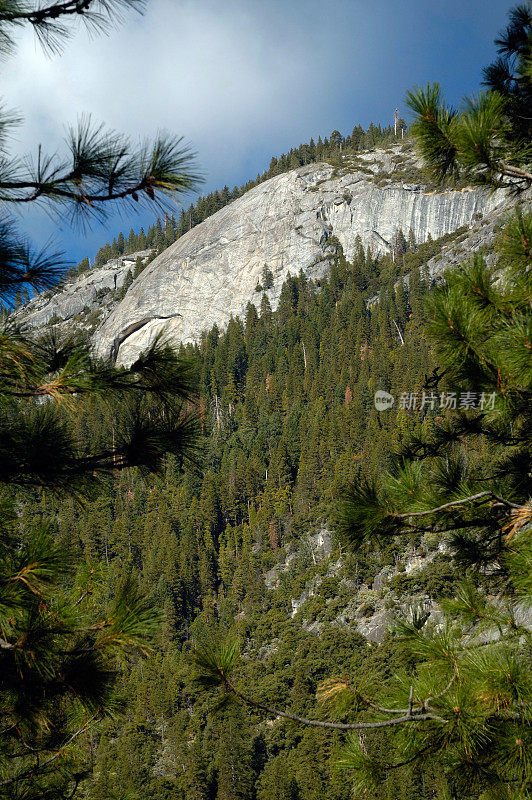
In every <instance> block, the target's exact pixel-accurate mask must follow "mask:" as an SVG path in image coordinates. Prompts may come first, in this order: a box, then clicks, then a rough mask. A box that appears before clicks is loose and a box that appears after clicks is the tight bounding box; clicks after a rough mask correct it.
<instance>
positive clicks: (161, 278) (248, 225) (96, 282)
mask: <svg viewBox="0 0 532 800" xmlns="http://www.w3.org/2000/svg"><path fill="white" fill-rule="evenodd" d="M424 177H425V176H424V174H423V172H422V170H421V165H420V164H419V162H417V161H416V158H415V156H414V154H413V153H412V151H411V150H410V151H408V150H407V149H405V147H404V146H401V145H396V146H393V147H389V148H387V149H381V150H375V151H372V152H367V153H362V154H359V155H357V156H356V157H352V158H351V159H350V160H347V161H346V162H345V163H344V165H343V168H342V169H341V170H338V169H336V168H334V167H333V166H331V165H330V164H325V163H318V164H311V165H308V166H306V167H301V168H299V169H296V170H293V171H291V172H287V173H284V174H282V175H278V176H276V177H274V178H271V179H270V180H268V181H265V182H264V183H261V184H259V185H258V186H256V187H255V188H253V189H251V190H250V191H249V192H247V193H246V194H245V195H243V196H242V197H240V198H238V199H237V200H234V201H233V202H232V203H230V204H229V205H227V206H225V207H224V208H222V209H221V210H220V211H218V212H217V213H216V214H214V215H213V216H211V217H209V218H208V219H206V220H205V221H204V222H202V223H201V224H200V225H197V226H196V227H195V228H193V229H192V230H191V231H189V232H188V233H186V234H185V235H184V236H182V237H181V238H180V239H178V240H177V241H176V242H175V243H174V244H172V245H171V246H170V247H168V248H167V249H166V250H164V251H163V252H162V253H161V254H160V255H159V256H158V257H157V258H155V259H154V260H153V261H152V262H151V263H150V264H149V265H148V266H147V268H146V269H145V270H144V271H143V272H142V273H141V274H140V276H139V277H138V278H137V279H136V280H135V281H134V282H133V284H132V285H131V286H130V287H129V288H128V290H127V292H126V294H125V297H123V299H121V295H123V292H119V291H115V290H116V289H118V290H119V289H120V287H121V286H122V285H123V283H124V281H125V278H126V275H127V272H128V270H129V269H130V268H131V264H130V261H131V262H132V263H133V261H134V258H135V256H129V257H126V259H125V260H124V259H121V260H118V261H116V260H115V261H112V262H109V264H107V265H105V266H104V267H102V268H99V269H96V270H93V271H91V272H89V273H87V274H85V275H82V276H81V277H79V278H77V279H75V280H73V281H70V282H68V283H66V284H65V285H64V287H63V288H62V289H61V290H60V291H58V292H55V293H53V294H51V295H50V294H44V295H41V296H39V297H38V298H36V299H35V300H33V301H32V302H31V303H30V304H29V305H28V306H27V307H26V308H25V309H24V311H23V316H24V319H25V321H26V322H27V323H29V324H30V325H32V326H35V327H42V326H43V325H45V324H47V323H49V322H50V320H51V319H54V321H58V320H64V321H69V323H71V322H72V320H73V319H74V318H75V317H76V315H77V320H75V321H77V322H78V324H81V325H82V326H83V327H86V328H94V327H95V325H99V327H97V329H96V331H95V332H94V335H93V342H94V347H95V351H96V353H97V354H98V355H100V356H102V357H109V356H111V357H112V358H114V359H116V361H117V362H118V363H119V364H125V365H128V364H130V363H132V362H133V361H134V360H135V359H136V358H137V357H138V355H139V354H140V353H141V352H142V350H144V349H145V348H146V347H147V346H148V344H149V343H150V341H151V340H152V339H153V337H154V336H156V335H157V334H158V333H159V332H161V331H163V330H164V331H165V333H166V335H168V336H169V337H170V338H171V339H172V340H173V341H176V342H178V341H181V342H188V341H191V340H194V339H196V338H197V337H198V335H199V334H200V333H201V331H202V330H206V329H209V328H210V327H211V326H212V325H213V324H215V323H216V324H217V325H218V326H219V327H221V328H223V327H224V326H225V325H226V324H227V322H228V320H229V319H230V317H231V316H237V315H242V314H243V313H244V311H245V308H246V305H247V304H248V302H252V303H255V304H256V305H258V304H259V303H260V299H261V292H260V291H257V287H258V285H260V282H261V279H262V273H263V270H264V268H265V267H267V268H268V269H269V270H270V271H271V274H272V276H273V281H272V285H271V287H270V288H269V290H268V296H269V300H270V303H271V304H272V307H274V308H275V306H276V304H277V302H278V299H279V295H280V290H281V286H282V283H283V281H284V280H285V279H286V277H287V275H288V274H289V273H290V274H292V275H295V274H298V273H299V272H300V271H301V270H302V271H303V272H304V273H305V274H306V275H307V276H308V277H309V278H319V277H321V276H322V275H323V274H324V272H325V271H326V269H327V265H328V259H329V258H330V256H331V255H332V254H333V253H334V252H335V248H336V247H337V243H339V244H340V245H341V246H342V248H343V251H344V254H345V256H346V257H347V259H348V260H349V259H350V258H352V256H353V254H354V252H355V248H356V247H357V245H358V244H359V243H362V245H363V246H364V248H367V247H369V248H371V250H372V251H373V252H386V251H388V250H389V248H390V242H391V241H392V239H393V237H394V234H395V233H396V232H397V231H398V230H402V231H403V232H404V234H405V235H408V233H409V232H410V231H412V233H413V234H414V236H415V239H416V241H417V242H418V243H419V242H424V241H426V240H427V238H428V237H429V235H430V236H431V237H432V238H433V239H438V238H440V237H441V236H443V235H445V234H449V233H452V232H454V231H456V230H457V229H459V228H463V227H464V226H465V227H467V228H468V229H471V230H470V231H469V234H468V238H467V239H466V241H465V242H462V245H461V247H459V248H458V250H457V249H456V248H447V251H448V252H447V257H446V256H445V252H443V253H442V258H438V260H437V261H436V260H435V263H431V262H429V264H428V268H429V270H430V271H431V272H432V273H433V274H434V273H437V272H438V271H441V269H442V268H443V267H444V266H446V265H447V264H448V263H450V262H452V261H453V260H457V259H458V258H459V257H464V256H465V255H467V254H468V253H469V251H470V250H474V249H478V248H479V247H481V246H483V245H485V244H486V243H489V241H490V239H491V238H492V233H493V228H494V225H495V223H496V222H497V221H498V220H500V217H501V214H503V213H504V211H505V210H506V209H507V208H508V206H509V204H510V202H511V201H510V200H509V199H508V198H506V196H505V195H504V194H503V193H502V192H495V193H492V194H489V193H488V192H485V191H483V190H481V189H472V188H470V187H465V188H462V189H455V190H437V191H436V190H433V189H431V188H430V187H429V186H427V185H426V183H425V184H424V183H422V182H420V181H421V180H422V179H424ZM416 181H417V182H416ZM135 255H136V254H135ZM142 255H145V254H142ZM115 278H116V285H115ZM94 312H95V313H94ZM88 317H90V325H88V324H87V318H88Z"/></svg>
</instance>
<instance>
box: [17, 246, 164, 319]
mask: <svg viewBox="0 0 532 800" xmlns="http://www.w3.org/2000/svg"><path fill="white" fill-rule="evenodd" d="M151 252H152V251H151V250H139V251H138V252H137V253H131V254H130V255H127V256H123V257H120V258H113V259H111V260H110V261H108V262H107V263H106V264H104V265H103V266H101V267H96V268H95V269H91V270H88V271H87V272H83V273H82V274H81V275H78V276H77V277H74V278H71V279H67V280H65V281H64V282H63V283H61V284H60V286H59V287H57V288H56V289H55V290H51V291H47V292H42V293H41V294H39V295H37V297H35V298H34V299H33V300H32V301H31V302H30V303H29V304H28V305H27V306H25V308H24V309H22V310H21V311H20V312H19V315H20V317H21V318H22V319H23V320H24V322H25V324H27V325H29V326H31V327H33V328H42V327H44V326H45V325H47V324H49V323H50V322H58V323H61V322H67V321H70V320H72V319H73V317H76V316H78V315H80V314H85V315H88V314H90V313H92V312H94V311H98V310H100V309H101V310H102V312H103V313H105V310H108V313H109V311H110V307H111V305H112V304H113V303H112V301H113V292H115V291H116V290H120V289H121V288H122V286H123V285H124V281H125V280H126V278H127V276H128V273H129V272H130V270H131V272H133V270H134V267H135V262H136V260H137V258H140V259H141V260H143V261H145V260H146V259H147V257H148V256H149V255H150V253H151Z"/></svg>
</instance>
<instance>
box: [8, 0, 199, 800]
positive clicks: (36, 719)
mask: <svg viewBox="0 0 532 800" xmlns="http://www.w3.org/2000/svg"><path fill="white" fill-rule="evenodd" d="M124 6H125V7H135V6H138V3H136V2H135V0H131V1H130V0H121V1H120V2H118V0H117V2H114V0H111V1H110V2H105V3H100V2H93V0H88V2H85V3H83V4H80V3H78V2H66V3H51V4H50V5H48V6H47V7H46V8H43V7H41V5H40V4H39V3H25V4H20V3H19V2H18V1H15V0H9V2H5V3H3V4H2V8H1V9H0V32H1V37H0V40H1V47H2V50H3V51H4V54H5V51H10V50H11V49H12V48H13V47H14V38H13V34H14V33H15V32H16V30H17V28H18V27H19V26H22V25H24V24H30V25H32V26H33V28H34V30H35V31H36V33H37V35H38V37H39V39H40V41H41V42H42V44H43V45H44V47H45V48H47V49H48V50H49V51H54V50H57V49H59V48H60V45H61V42H62V40H63V39H64V37H65V36H66V35H68V32H69V25H68V22H69V20H71V19H72V14H74V12H75V15H76V17H77V18H78V19H81V20H82V21H85V23H86V24H87V25H89V26H90V27H91V30H93V31H95V30H99V29H101V28H102V27H105V25H106V24H107V23H109V22H112V21H113V19H114V18H115V17H116V15H117V13H118V12H119V10H120V8H121V7H124ZM16 122H17V120H15V119H14V118H13V116H12V115H10V114H8V113H7V112H6V111H5V110H3V111H2V120H1V126H0V127H1V129H2V136H1V139H0V149H1V150H2V158H3V169H2V176H1V178H0V188H1V191H2V199H3V202H4V206H5V207H6V208H9V204H10V203H19V202H21V201H24V202H26V203H31V202H35V201H37V200H38V201H39V202H40V203H44V204H47V205H48V206H49V207H50V206H52V205H55V206H56V207H59V208H60V209H61V210H62V212H63V214H64V216H65V217H66V218H68V217H70V218H71V219H74V220H82V221H90V220H91V219H92V218H102V217H104V216H105V214H106V213H107V210H108V209H109V208H110V207H116V206H121V207H122V208H127V207H128V206H131V207H137V206H142V205H147V206H149V207H151V206H152V205H153V204H155V205H158V204H159V205H160V204H161V202H164V199H165V197H167V198H171V197H175V196H177V195H179V194H181V193H182V192H183V191H184V190H185V189H187V188H190V187H192V186H193V185H194V182H195V177H194V173H193V170H192V169H191V162H190V158H189V155H188V153H187V151H186V150H185V149H183V147H182V145H181V144H180V140H179V139H175V138H172V137H169V136H159V137H158V138H157V139H156V140H155V141H154V142H153V143H152V144H151V145H146V146H142V147H140V148H137V149H135V148H134V147H133V146H132V145H131V143H130V142H129V141H128V140H127V139H126V138H125V137H123V136H119V135H117V134H114V133H110V132H108V131H106V130H105V129H104V128H103V127H98V126H95V125H93V123H92V122H91V121H90V120H89V119H88V118H84V119H82V120H81V121H80V122H79V124H78V127H77V128H72V129H71V130H70V131H69V133H68V137H67V141H66V145H67V150H68V157H67V158H66V159H64V158H61V159H59V158H58V157H55V158H54V157H53V158H49V157H47V156H46V155H44V154H41V152H40V150H39V158H38V159H36V160H33V159H31V158H27V159H25V160H20V161H19V160H17V161H16V162H14V161H13V160H12V158H11V155H10V153H9V151H8V149H7V135H8V133H9V132H10V130H11V128H12V127H13V125H14V124H16ZM58 165H59V166H58ZM61 165H64V166H61ZM0 240H1V251H2V252H1V260H0V299H1V301H2V302H3V303H5V304H7V305H12V304H13V300H14V298H15V304H16V298H17V297H18V296H19V295H20V296H21V295H22V293H23V292H24V291H26V290H27V288H28V287H31V288H32V289H33V290H37V291H38V290H41V289H43V288H48V287H50V286H52V285H53V284H54V282H55V281H56V279H57V276H58V272H59V270H60V269H61V268H62V265H61V261H60V259H59V257H58V255H57V254H55V253H53V252H49V251H46V250H44V251H43V252H41V253H35V252H34V251H33V250H32V248H31V247H30V246H29V245H28V243H27V242H26V241H25V240H24V239H23V237H22V236H21V235H20V234H19V232H18V230H17V229H16V228H15V226H14V224H13V223H12V222H11V221H10V220H9V219H8V218H7V216H6V215H4V216H3V219H2V223H1V225H0ZM116 244H117V247H118V243H116ZM101 257H102V256H101V255H100V254H99V258H101ZM103 257H104V258H106V257H108V254H107V253H105V254H104V255H103ZM0 338H1V341H0V363H1V370H0V372H1V377H0V403H1V405H2V415H1V418H0V429H1V430H0V442H1V444H0V484H1V496H0V505H1V508H2V515H1V516H2V522H1V536H0V631H1V640H0V661H1V663H0V707H1V725H0V727H1V731H0V741H1V744H0V795H1V796H2V797H4V798H14V797H17V798H20V797H24V796H25V797H28V796H31V797H33V798H41V797H52V796H53V797H58V798H61V797H67V796H68V797H72V795H73V794H74V792H75V791H76V789H77V786H78V784H79V783H80V782H81V781H82V780H83V778H84V777H85V776H86V768H87V760H86V754H87V753H89V752H90V751H91V750H90V748H91V745H90V742H91V741H92V738H91V737H92V735H93V734H92V731H93V728H94V726H95V725H96V724H97V723H98V722H99V721H100V720H102V719H103V718H104V717H105V716H106V715H108V714H110V713H114V712H115V711H116V709H117V707H118V706H117V697H116V694H115V691H114V689H115V683H116V678H117V676H118V674H119V672H120V671H121V669H122V667H123V663H124V659H125V658H127V657H128V654H129V655H133V654H136V657H139V656H141V655H142V654H143V653H144V654H145V653H146V652H147V651H148V650H149V648H150V639H151V637H152V635H153V631H154V628H155V625H156V623H157V614H156V613H155V612H154V611H153V610H152V609H151V608H150V606H149V605H148V603H147V601H146V599H145V597H144V596H143V594H142V593H141V592H140V591H139V586H138V580H137V579H136V578H135V575H134V574H131V575H130V576H127V575H126V576H125V577H124V578H123V579H122V580H121V581H119V582H118V584H117V586H116V587H115V588H116V591H115V592H114V598H111V599H109V598H108V597H107V598H104V597H98V596H97V595H98V592H97V591H96V590H95V587H94V586H93V585H92V583H91V582H92V578H91V577H90V576H86V575H84V573H83V571H81V572H76V570H75V569H74V565H73V564H72V563H71V562H70V561H69V559H68V557H67V555H66V554H65V553H64V551H62V550H61V548H60V547H59V546H58V544H57V543H56V541H55V540H54V523H53V520H46V519H45V518H41V517H40V516H37V517H36V519H35V520H33V521H27V524H25V525H23V524H22V522H21V518H20V516H21V512H20V509H19V508H18V507H17V506H15V504H14V503H13V500H12V497H13V490H14V489H15V488H16V487H19V488H20V489H21V491H22V492H24V493H26V497H27V496H28V493H30V494H31V493H32V492H36V493H37V494H38V493H41V492H45V491H46V492H51V493H52V494H54V493H55V494H56V496H57V497H65V496H67V495H69V494H71V495H73V496H80V495H81V494H83V493H84V492H85V491H87V490H90V489H91V487H92V486H94V484H95V483H96V482H97V481H98V479H100V480H101V479H102V478H104V476H105V475H106V474H107V475H109V474H113V473H115V474H116V473H118V472H120V471H121V470H124V469H125V468H126V467H128V466H132V465H137V466H142V467H145V468H148V469H158V468H159V466H160V465H161V464H162V461H163V459H164V455H165V453H166V452H167V451H169V450H173V451H174V452H176V453H177V454H178V456H179V457H180V458H183V457H184V456H185V454H186V452H187V447H188V445H189V444H190V442H191V441H192V434H193V424H192V420H191V417H190V414H189V413H187V412H186V409H185V403H187V402H188V400H189V396H190V373H189V366H188V365H187V364H185V362H184V361H183V360H181V359H179V358H177V356H176V354H175V353H174V352H173V351H172V350H170V349H169V348H168V347H166V346H165V345H164V344H163V343H162V342H161V341H159V342H157V343H155V344H154V346H153V347H151V348H150V349H149V352H147V353H145V354H144V355H143V356H141V358H140V359H139V360H138V361H137V363H136V364H135V365H133V367H132V369H130V370H124V369H118V370H117V369H115V368H114V367H113V366H112V365H110V364H107V363H100V362H97V361H95V360H94V358H93V356H92V354H91V352H90V349H89V347H88V344H87V343H86V342H85V341H83V339H82V338H81V337H79V336H77V335H73V336H68V337H65V338H61V337H60V336H59V335H58V334H57V332H56V331H54V330H51V331H49V332H48V333H47V334H45V335H44V336H42V337H41V338H38V337H37V336H35V335H32V334H31V333H24V332H22V331H21V330H19V329H18V327H17V325H16V324H15V323H14V322H13V321H12V320H11V319H10V318H5V319H3V320H2V328H1V334H0ZM89 407H90V408H92V409H93V410H96V409H99V411H98V413H97V416H98V417H99V425H98V432H97V435H95V436H93V437H92V448H91V447H90V446H88V445H87V442H86V441H85V440H84V437H83V435H82V433H83V430H84V426H85V422H86V411H87V408H89ZM84 412H85V413H84ZM8 484H9V485H10V488H9V489H8V488H7V485H8ZM25 502H26V501H22V506H24V504H25ZM103 547H104V551H105V548H106V547H108V542H107V540H105V541H104V543H103ZM107 554H108V553H107Z"/></svg>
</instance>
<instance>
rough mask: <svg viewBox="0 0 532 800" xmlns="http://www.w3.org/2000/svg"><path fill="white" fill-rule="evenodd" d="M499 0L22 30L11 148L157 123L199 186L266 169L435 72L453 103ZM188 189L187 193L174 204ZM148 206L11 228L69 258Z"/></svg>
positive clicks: (165, 8)
mask: <svg viewBox="0 0 532 800" xmlns="http://www.w3.org/2000/svg"><path fill="white" fill-rule="evenodd" d="M513 5H514V3H509V2H506V1H505V0H489V1H488V2H486V0H461V1H460V0H380V1H376V0H320V2H318V1H317V0H289V2H286V0H285V2H278V0H247V2H244V1H243V0H226V1H225V2H224V3H220V2H219V0H181V1H180V2H175V0H150V2H149V4H148V12H147V14H146V15H145V16H144V17H143V18H141V17H138V15H134V14H132V15H130V16H128V18H127V20H126V23H125V25H123V26H122V27H121V28H119V29H117V30H116V31H113V32H112V33H111V35H110V36H108V37H103V38H100V39H97V40H92V41H91V40H89V39H88V38H87V36H86V35H85V34H84V33H79V34H78V35H76V36H75V37H74V38H73V39H72V41H71V42H70V44H69V45H68V47H67V48H66V50H65V53H64V55H63V56H62V57H60V58H54V59H52V60H50V59H47V58H46V57H45V56H43V55H42V53H41V52H40V50H39V48H38V46H36V45H35V42H34V40H33V37H32V36H31V35H30V34H29V33H28V34H27V35H24V34H23V35H22V36H21V39H20V47H19V51H18V54H17V56H16V57H15V58H12V59H11V60H10V61H9V62H7V64H5V65H3V67H2V69H3V70H4V78H5V80H4V87H6V89H5V91H4V95H5V96H6V99H7V103H8V104H9V105H10V106H16V107H18V108H19V109H20V110H21V111H22V112H23V114H24V116H25V118H26V124H25V126H24V128H23V129H22V130H21V132H20V136H19V140H18V141H17V142H16V144H15V147H16V148H17V150H18V151H19V152H23V151H25V150H31V149H34V146H35V144H36V143H37V142H39V141H41V142H43V144H44V146H46V147H47V148H48V149H53V148H55V147H59V148H60V139H61V136H62V133H63V130H64V125H65V124H67V123H69V122H73V121H74V120H75V119H76V117H77V115H78V114H79V113H81V112H91V113H92V114H93V115H94V117H95V118H96V119H98V120H102V121H105V122H107V123H108V124H109V125H111V126H112V127H113V128H115V129H117V130H121V131H123V132H126V133H128V134H130V135H132V136H133V138H135V137H136V136H145V135H148V134H149V133H150V132H153V131H154V130H156V129H157V128H166V129H168V130H171V131H173V132H176V133H179V134H182V135H184V136H185V137H186V139H187V140H188V141H189V142H190V143H191V144H192V145H193V147H194V149H195V150H196V151H197V153H198V160H199V165H200V167H201V169H202V171H203V173H204V174H205V177H206V181H205V184H204V186H203V191H210V190H211V189H214V188H217V187H221V186H223V185H224V184H228V185H230V186H233V185H234V184H240V183H242V182H244V181H246V180H247V179H248V178H250V177H254V176H255V175H256V174H257V173H258V172H261V171H262V170H264V169H265V168H266V167H267V166H268V163H269V161H270V158H271V156H272V155H277V154H279V153H281V152H283V151H285V150H288V149H289V148H290V147H292V146H295V145H298V144H300V143H301V142H303V141H308V140H309V139H310V137H311V136H313V137H314V138H317V137H318V136H319V135H321V136H322V137H323V136H327V135H328V134H329V133H330V132H331V131H332V130H333V129H335V128H338V129H339V130H340V131H342V132H343V133H348V132H350V131H351V129H352V128H353V126H354V125H355V124H358V123H361V124H362V125H364V126H367V125H368V124H369V123H370V122H371V121H373V122H376V123H381V124H387V123H389V122H391V119H392V116H393V111H394V108H395V107H396V106H399V108H400V109H401V111H402V112H403V113H406V111H405V108H404V96H405V92H406V91H407V90H408V89H409V88H411V87H412V86H414V85H416V84H425V83H427V82H429V81H436V80H438V81H439V82H440V83H441V84H442V87H443V89H444V92H445V94H446V97H447V99H448V100H449V101H450V102H452V103H455V104H456V103H458V102H459V100H460V98H461V97H462V96H463V95H464V94H469V93H471V92H473V91H476V90H477V89H478V88H479V85H480V80H481V70H482V67H483V66H484V65H486V64H487V63H489V61H490V60H491V59H492V58H493V56H494V54H495V48H494V45H493V39H494V37H495V36H496V34H497V32H498V31H499V30H500V29H501V28H503V27H504V25H505V22H506V18H507V12H508V10H509V8H511V7H512V6H513ZM190 199H191V198H186V199H185V200H184V203H185V205H188V204H189V203H190ZM152 221H153V216H152V215H151V214H145V215H143V216H137V217H133V218H126V219H120V218H118V217H113V218H112V219H111V220H109V222H108V223H107V225H106V227H105V228H103V229H102V228H101V227H97V228H95V229H93V230H92V231H91V232H90V233H88V234H86V235H81V234H79V232H73V231H70V230H69V229H68V228H67V227H64V226H62V225H61V222H60V220H57V219H54V220H50V219H48V218H47V217H45V216H44V215H42V214H35V213H30V214H27V215H26V216H25V217H23V218H22V219H21V225H22V226H23V227H24V228H25V229H26V230H27V231H28V233H30V234H31V235H33V237H34V238H35V239H36V240H37V241H39V242H41V243H42V242H43V241H44V240H45V239H46V238H47V237H48V236H49V235H50V234H52V235H53V236H54V238H55V239H56V241H57V242H58V243H59V244H60V245H61V246H62V247H64V248H65V249H66V250H67V252H68V255H69V257H70V258H71V259H72V260H74V261H78V260H80V259H81V258H82V257H83V256H85V255H90V256H93V255H94V253H95V251H96V249H97V248H98V247H99V246H100V245H101V244H103V243H104V242H105V241H106V240H111V239H112V238H113V236H115V235H116V234H117V233H118V232H119V231H120V230H123V231H124V232H127V231H128V230H129V229H130V227H134V228H138V227H140V225H144V226H145V227H146V226H147V225H149V224H150V223H151V222H152Z"/></svg>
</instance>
